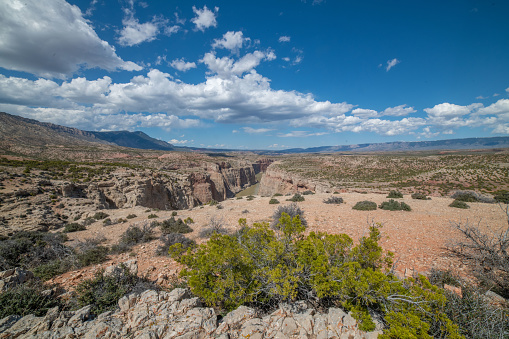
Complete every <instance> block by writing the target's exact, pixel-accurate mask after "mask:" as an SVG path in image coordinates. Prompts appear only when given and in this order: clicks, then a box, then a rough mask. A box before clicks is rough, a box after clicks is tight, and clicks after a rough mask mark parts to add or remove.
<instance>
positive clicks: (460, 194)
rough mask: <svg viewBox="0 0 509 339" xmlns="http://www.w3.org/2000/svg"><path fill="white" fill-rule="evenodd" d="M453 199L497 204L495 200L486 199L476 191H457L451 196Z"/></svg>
mask: <svg viewBox="0 0 509 339" xmlns="http://www.w3.org/2000/svg"><path fill="white" fill-rule="evenodd" d="M451 198H453V199H455V200H458V201H463V202H484V203H488V204H491V203H494V202H495V199H492V198H489V197H486V196H484V195H482V194H479V193H477V192H474V191H456V192H454V194H453V195H451Z"/></svg>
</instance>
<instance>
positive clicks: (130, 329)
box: [0, 288, 382, 339]
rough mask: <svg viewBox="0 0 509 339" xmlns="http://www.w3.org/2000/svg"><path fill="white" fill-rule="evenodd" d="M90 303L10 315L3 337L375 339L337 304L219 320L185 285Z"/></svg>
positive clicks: (248, 311)
mask: <svg viewBox="0 0 509 339" xmlns="http://www.w3.org/2000/svg"><path fill="white" fill-rule="evenodd" d="M90 311H91V306H85V307H83V308H81V309H79V310H77V311H73V312H69V311H62V312H59V311H58V308H53V309H50V310H49V311H48V312H47V314H46V316H44V317H36V316H34V315H27V316H24V317H19V316H9V317H6V318H4V319H1V320H0V333H2V334H1V335H0V337H1V338H34V339H35V338H48V339H57V338H168V339H170V338H181V339H184V338H224V339H228V338H317V339H318V338H323V339H326V338H359V339H361V338H366V339H369V338H376V337H377V336H378V334H380V333H382V332H381V331H380V326H378V328H379V329H378V331H374V332H369V333H366V332H362V331H360V330H359V329H358V325H357V322H356V321H355V319H353V318H352V316H351V315H350V314H347V313H345V312H344V311H343V310H341V309H339V308H330V309H329V310H328V312H327V313H318V312H316V311H315V310H314V309H312V308H308V307H307V306H306V304H305V303H304V302H297V303H295V304H291V305H288V304H282V305H280V308H279V309H278V310H276V311H275V312H273V313H271V314H267V315H257V312H256V311H255V310H254V309H252V308H249V307H245V306H241V307H239V308H238V309H236V310H235V311H232V312H230V313H228V314H227V315H226V316H224V317H223V318H222V319H221V318H220V317H219V316H218V315H217V314H216V312H215V311H214V309H213V308H209V307H203V305H202V304H201V303H200V301H199V299H198V298H189V296H188V294H187V291H186V290H185V289H181V288H177V289H174V290H173V291H171V292H156V291H152V290H147V291H145V292H143V293H141V294H131V295H127V296H124V297H123V298H121V299H120V300H119V301H118V309H117V311H115V312H112V311H110V312H106V313H103V314H101V315H99V316H97V317H96V318H93V317H92V316H91V313H90Z"/></svg>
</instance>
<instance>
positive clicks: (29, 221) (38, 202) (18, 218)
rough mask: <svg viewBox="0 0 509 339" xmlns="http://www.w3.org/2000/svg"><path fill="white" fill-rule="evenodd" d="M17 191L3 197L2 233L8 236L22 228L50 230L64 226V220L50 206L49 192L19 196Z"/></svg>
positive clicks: (0, 205)
mask: <svg viewBox="0 0 509 339" xmlns="http://www.w3.org/2000/svg"><path fill="white" fill-rule="evenodd" d="M16 193H17V192H16ZM16 193H15V194H5V195H3V197H2V200H3V201H2V204H0V235H4V236H6V235H10V234H13V233H15V232H17V231H20V230H25V231H48V230H52V229H58V228H60V227H62V226H63V224H64V220H62V219H61V218H60V217H59V216H58V215H57V213H55V211H54V210H53V209H52V208H51V207H50V205H51V198H50V196H49V194H38V195H36V196H33V195H29V196H24V195H23V196H18V195H16Z"/></svg>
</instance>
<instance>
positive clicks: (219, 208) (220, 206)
mask: <svg viewBox="0 0 509 339" xmlns="http://www.w3.org/2000/svg"><path fill="white" fill-rule="evenodd" d="M216 208H217V209H218V210H222V209H223V208H224V207H223V205H220V204H218V205H216Z"/></svg>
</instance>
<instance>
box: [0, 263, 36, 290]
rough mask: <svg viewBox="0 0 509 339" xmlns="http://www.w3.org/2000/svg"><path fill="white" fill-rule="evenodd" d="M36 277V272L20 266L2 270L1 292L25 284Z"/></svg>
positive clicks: (0, 278)
mask: <svg viewBox="0 0 509 339" xmlns="http://www.w3.org/2000/svg"><path fill="white" fill-rule="evenodd" d="M33 278H34V274H33V273H32V272H30V271H25V270H23V269H21V268H19V267H16V268H11V269H8V270H6V271H2V272H0V292H3V291H5V290H6V289H8V288H13V287H16V286H18V285H21V284H24V283H26V282H27V281H29V280H31V279H33Z"/></svg>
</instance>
